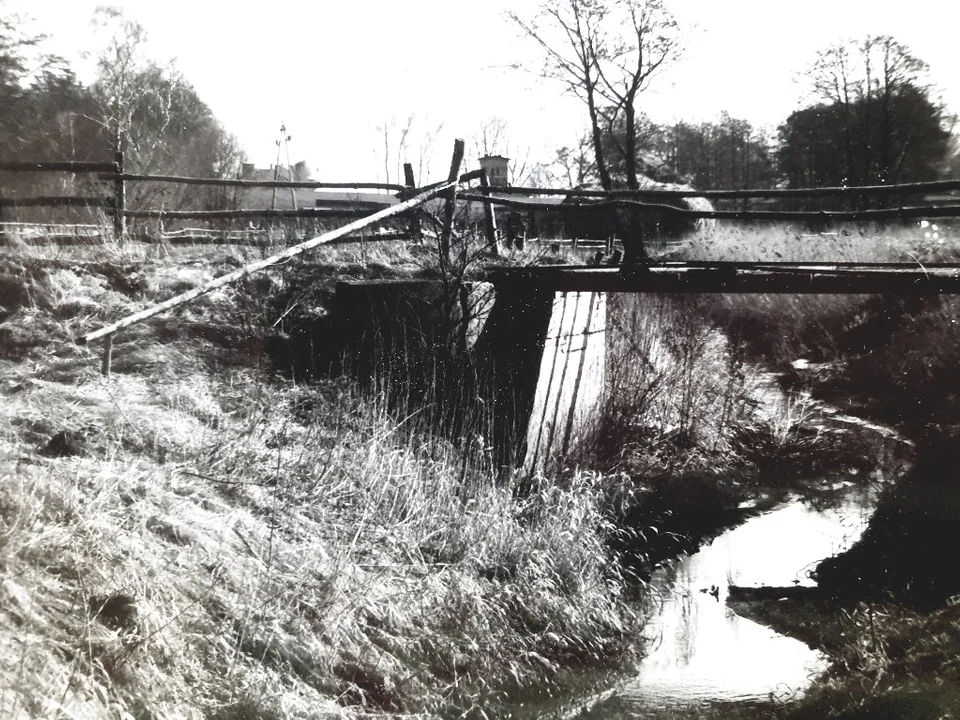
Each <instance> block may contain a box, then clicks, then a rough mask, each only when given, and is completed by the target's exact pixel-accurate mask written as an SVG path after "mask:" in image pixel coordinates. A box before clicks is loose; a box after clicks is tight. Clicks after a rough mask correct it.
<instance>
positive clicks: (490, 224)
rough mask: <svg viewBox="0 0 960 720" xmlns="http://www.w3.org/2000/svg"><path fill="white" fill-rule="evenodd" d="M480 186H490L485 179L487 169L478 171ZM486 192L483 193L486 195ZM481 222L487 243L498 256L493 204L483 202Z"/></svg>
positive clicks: (495, 217) (498, 242) (498, 243)
mask: <svg viewBox="0 0 960 720" xmlns="http://www.w3.org/2000/svg"><path fill="white" fill-rule="evenodd" d="M480 187H481V188H483V189H484V190H486V189H487V188H489V187H490V181H489V180H487V171H486V170H481V171H480ZM486 194H487V193H484V195H486ZM483 222H484V230H485V231H486V234H487V244H488V245H489V246H490V251H491V252H492V253H493V255H494V257H500V238H499V237H498V236H497V215H496V213H495V212H494V209H493V205H492V204H491V203H488V202H485V203H484V204H483Z"/></svg>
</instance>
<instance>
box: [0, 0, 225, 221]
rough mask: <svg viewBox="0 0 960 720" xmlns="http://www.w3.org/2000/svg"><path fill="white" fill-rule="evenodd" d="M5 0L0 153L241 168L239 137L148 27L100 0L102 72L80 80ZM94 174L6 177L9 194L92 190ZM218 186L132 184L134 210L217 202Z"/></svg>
mask: <svg viewBox="0 0 960 720" xmlns="http://www.w3.org/2000/svg"><path fill="white" fill-rule="evenodd" d="M25 27H28V23H27V21H26V19H25V18H23V17H20V16H18V15H17V14H16V13H13V12H12V11H10V10H9V9H7V8H6V7H5V5H4V3H3V1H2V0H0V108H3V111H2V112H0V158H2V159H6V160H22V159H27V160H76V161H90V162H104V161H107V160H112V159H113V158H114V156H115V153H116V152H118V151H119V152H122V153H123V157H124V170H125V171H126V172H130V173H138V174H173V175H191V176H196V177H211V178H225V177H236V176H237V172H238V169H239V166H240V163H241V162H242V161H243V159H244V158H243V153H242V151H241V150H240V146H239V143H238V141H237V139H236V138H235V137H234V136H233V135H231V134H230V133H229V132H227V130H226V129H225V128H224V127H223V125H222V124H221V123H220V122H219V121H218V120H217V119H216V117H215V116H214V114H213V112H212V111H211V109H210V107H209V106H208V105H207V104H206V103H205V102H204V101H203V100H202V99H201V98H200V96H199V95H198V94H197V91H196V90H195V89H194V87H193V86H192V85H191V84H190V83H189V82H188V81H187V80H186V78H184V77H183V75H182V74H181V73H180V72H179V71H178V70H177V68H176V67H175V66H174V65H173V64H172V63H168V64H161V63H159V62H157V61H155V60H153V59H152V58H151V57H150V56H149V55H148V38H147V33H146V30H145V29H144V27H143V26H142V25H140V24H139V23H138V22H136V21H134V20H131V19H129V18H127V17H126V16H125V15H124V14H123V12H122V11H121V10H119V9H117V8H114V7H105V6H101V7H98V8H97V10H96V12H95V14H94V18H93V21H92V30H93V33H92V36H93V38H94V39H95V40H99V41H100V43H99V47H98V49H97V50H96V51H95V53H96V54H95V58H96V76H95V79H94V80H93V82H92V83H90V84H89V85H84V84H83V83H82V82H80V81H79V80H78V78H77V76H76V74H75V72H74V70H73V68H72V67H71V66H70V65H69V63H67V62H66V61H65V60H64V59H63V58H60V57H57V56H56V55H53V54H50V53H48V52H45V50H44V41H45V39H46V38H45V37H44V36H43V35H40V34H34V33H30V32H28V31H26V30H25V29H24V28H25ZM95 183H96V179H95V178H90V177H88V176H76V177H74V176H70V175H61V174H57V175H55V176H54V175H48V174H46V173H42V174H33V173H31V174H29V175H26V174H21V175H17V176H8V177H5V178H2V183H0V192H3V193H5V194H7V195H8V196H11V195H17V194H23V195H36V194H42V193H65V194H66V193H69V194H84V193H85V192H90V191H93V189H94V188H93V185H94V184H95ZM231 201H232V200H231V197H230V196H229V192H228V191H226V190H224V189H220V188H203V189H200V190H198V189H197V188H192V189H187V188H182V187H179V186H176V185H160V184H152V183H137V184H135V185H131V186H130V188H129V190H128V195H127V207H129V208H131V209H141V208H147V207H149V208H151V209H161V208H167V209H186V208H190V209H219V208H222V207H225V206H226V205H227V203H229V202H231Z"/></svg>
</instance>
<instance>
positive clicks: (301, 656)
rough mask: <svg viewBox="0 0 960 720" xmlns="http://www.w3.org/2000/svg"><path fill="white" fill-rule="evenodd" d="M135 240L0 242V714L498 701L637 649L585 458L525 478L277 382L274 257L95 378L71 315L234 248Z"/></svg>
mask: <svg viewBox="0 0 960 720" xmlns="http://www.w3.org/2000/svg"><path fill="white" fill-rule="evenodd" d="M152 252H153V251H144V250H136V249H135V248H132V247H127V248H122V249H121V248H109V247H107V248H102V247H98V248H92V249H84V248H73V249H71V250H70V251H69V254H68V253H67V252H64V253H60V254H58V256H57V257H55V258H53V259H45V258H43V257H41V255H42V254H43V251H41V250H39V249H36V250H34V249H30V248H16V247H14V248H5V249H4V250H3V256H2V257H0V291H2V305H3V309H2V313H3V314H2V315H0V348H2V355H0V389H2V393H3V403H2V410H0V539H2V541H0V597H2V600H0V614H2V621H0V644H2V647H3V649H2V652H0V677H2V680H0V714H2V715H3V716H4V717H11V718H16V717H22V718H29V717H54V716H57V717H59V716H64V717H83V718H108V717H109V718H116V717H136V718H188V717H212V718H307V717H328V716H332V715H338V714H343V715H347V716H353V715H363V714H364V713H373V714H379V713H397V714H411V713H427V714H431V715H435V714H439V715H445V714H446V715H449V714H454V715H459V713H460V712H475V713H477V714H478V715H482V712H483V711H485V712H486V713H487V714H488V715H491V716H495V715H498V714H503V712H504V711H503V710H502V703H509V701H510V698H512V697H516V696H519V697H523V698H525V699H527V700H529V701H533V702H536V701H539V700H544V699H545V698H546V697H547V696H548V695H550V694H555V693H558V692H559V690H560V689H561V688H566V687H567V680H568V678H570V677H571V676H575V678H576V680H577V681H579V680H580V679H581V677H582V675H583V674H584V672H585V671H586V670H588V669H590V668H596V669H600V670H611V669H612V670H622V669H623V668H625V667H629V666H630V664H631V662H632V660H633V658H634V657H635V653H636V651H637V648H636V646H635V643H634V640H635V637H636V633H635V630H636V628H637V624H638V622H639V618H638V617H637V615H636V614H635V612H634V611H632V610H631V609H630V606H629V605H628V604H627V603H625V602H623V601H622V598H621V593H622V592H623V587H624V586H623V584H622V582H621V580H620V576H619V572H618V570H617V567H616V566H615V565H614V564H613V563H611V556H610V553H609V550H608V548H607V546H606V542H605V539H606V534H607V532H608V520H607V518H606V517H605V516H604V515H603V514H602V512H601V505H602V496H601V483H600V481H599V479H598V477H597V476H596V475H594V474H589V473H582V474H578V475H576V476H574V477H573V478H572V479H571V480H570V482H569V483H568V484H567V485H565V486H564V487H551V488H546V489H545V490H544V491H543V492H542V493H539V494H536V495H533V496H530V497H526V498H524V499H522V500H520V499H518V498H517V497H516V496H515V495H514V494H513V493H511V490H510V488H509V487H505V486H503V485H500V484H498V483H497V482H495V478H494V477H493V474H492V473H491V472H489V468H488V467H487V466H485V465H484V462H483V453H482V452H477V451H476V449H473V448H469V447H468V448H457V447H454V446H453V445H451V444H450V443H448V442H445V441H443V440H441V439H438V438H436V437H432V436H429V435H424V434H419V433H418V432H417V431H415V430H411V429H410V428H409V427H408V426H409V423H405V422H404V420H403V419H397V418H396V417H394V416H391V415H390V414H389V413H387V412H386V410H385V409H384V408H383V407H382V405H381V404H380V403H379V402H378V400H377V398H371V397H363V396H360V395H358V393H357V392H356V391H355V390H353V389H351V387H350V386H349V385H348V384H346V383H345V382H342V381H337V380H330V381H321V382H317V383H314V384H311V385H309V386H303V385H296V384H293V383H291V382H289V381H284V380H282V379H281V378H279V377H278V376H277V375H276V374H274V373H273V372H272V369H271V368H270V366H269V360H268V357H267V354H266V352H265V347H266V337H267V335H268V333H270V332H271V325H272V323H273V322H274V321H275V320H276V318H273V317H271V316H270V315H269V313H268V312H266V311H265V308H268V307H270V303H271V299H272V298H275V297H280V296H288V295H289V293H287V292H285V288H284V283H285V282H286V279H285V278H286V277H287V271H286V270H285V269H283V268H280V269H278V270H277V271H275V272H269V273H265V274H262V275H259V276H257V277H254V278H250V279H248V280H247V281H245V282H243V283H241V284H239V285H237V286H236V287H230V288H225V289H222V290H219V291H216V292H214V293H212V294H209V295H206V296H204V297H203V298H202V299H200V300H198V301H196V302H194V303H192V304H190V305H188V306H186V307H184V308H183V309H181V310H178V311H176V312H173V313H169V314H167V315H164V316H160V317H158V318H156V319H155V320H153V321H150V322H148V323H144V324H142V325H139V326H135V327H134V328H131V329H128V330H126V331H124V332H122V333H121V334H120V335H119V336H118V337H117V340H116V342H115V345H114V359H113V375H112V377H110V378H109V379H104V378H102V377H101V376H100V375H99V372H98V370H99V360H98V356H97V354H96V351H97V350H98V348H95V347H94V348H82V347H78V346H77V345H76V344H74V342H73V340H74V338H75V337H77V336H78V335H79V334H82V333H83V332H86V331H90V330H92V329H95V328H96V327H99V326H100V325H102V324H104V323H106V322H108V321H111V320H114V319H117V318H119V317H121V316H123V315H125V314H127V313H130V312H133V311H136V310H138V309H141V308H143V307H146V306H147V305H149V304H151V303H153V302H155V301H158V300H162V299H166V298H167V297H170V296H172V295H173V294H175V293H177V292H179V291H182V290H184V289H188V288H190V287H193V286H194V285H196V284H197V283H199V282H202V281H204V280H207V279H209V278H211V277H213V276H216V275H219V274H222V273H223V272H226V271H229V270H231V269H233V268H235V267H237V266H238V265H239V264H240V263H242V262H243V261H244V260H245V259H247V258H246V257H244V256H243V255H242V254H240V253H239V252H238V251H231V250H229V249H211V248H203V249H201V250H200V251H199V252H193V253H191V252H190V251H189V250H187V249H182V250H177V251H175V252H174V253H173V254H172V255H167V256H164V257H156V256H154V255H153V254H152ZM429 255H430V253H429V252H428V251H427V250H426V249H425V248H423V249H421V248H417V247H406V246H400V245H397V246H390V248H389V249H388V248H387V246H384V249H377V250H375V251H374V250H370V251H369V252H368V251H367V249H360V248H355V247H353V248H349V249H330V250H323V251H320V252H318V253H317V254H316V256H315V259H314V260H313V261H312V262H314V263H315V265H316V268H317V272H316V273H315V275H316V276H317V277H326V278H335V277H337V276H350V275H353V276H356V277H365V276H378V275H379V276H382V275H386V274H402V273H416V272H420V271H421V270H422V268H423V266H424V265H426V264H428V263H429V261H428V260H427V258H428V257H429ZM327 287H328V288H329V285H328V286H327ZM321 295H322V293H321ZM315 297H316V295H315V294H314V295H311V294H306V295H303V296H302V297H301V298H300V301H302V302H310V301H311V298H315ZM301 310H303V311H306V312H311V313H315V314H322V313H323V312H326V309H325V308H324V307H322V306H320V305H315V306H312V307H309V308H301ZM498 708H501V709H500V710H498Z"/></svg>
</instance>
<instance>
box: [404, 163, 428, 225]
mask: <svg viewBox="0 0 960 720" xmlns="http://www.w3.org/2000/svg"><path fill="white" fill-rule="evenodd" d="M403 182H404V185H405V190H404V192H405V193H407V194H409V196H410V197H413V196H414V195H416V193H417V179H416V178H415V177H414V176H413V165H411V164H410V163H404V164H403ZM410 237H412V238H413V239H414V240H415V241H417V242H423V233H422V232H421V229H420V213H418V212H417V211H416V210H413V211H411V213H410Z"/></svg>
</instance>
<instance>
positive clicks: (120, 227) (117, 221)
mask: <svg viewBox="0 0 960 720" xmlns="http://www.w3.org/2000/svg"><path fill="white" fill-rule="evenodd" d="M114 162H115V163H116V165H117V174H116V175H115V176H114V178H113V237H114V239H115V240H117V241H118V242H122V241H123V236H124V234H126V230H127V219H126V217H125V216H124V213H125V212H126V210H127V192H126V186H125V185H124V182H123V151H121V150H117V152H116V155H115V156H114Z"/></svg>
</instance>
